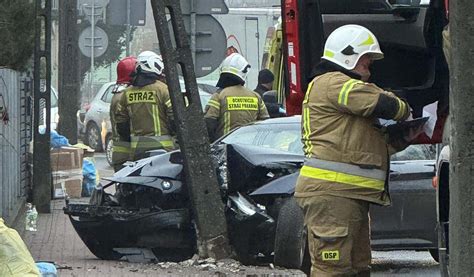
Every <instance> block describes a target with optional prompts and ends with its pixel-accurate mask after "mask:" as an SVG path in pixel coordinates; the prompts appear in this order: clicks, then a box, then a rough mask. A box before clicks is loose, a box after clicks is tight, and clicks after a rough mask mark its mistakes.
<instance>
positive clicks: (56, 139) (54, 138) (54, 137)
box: [51, 130, 69, 148]
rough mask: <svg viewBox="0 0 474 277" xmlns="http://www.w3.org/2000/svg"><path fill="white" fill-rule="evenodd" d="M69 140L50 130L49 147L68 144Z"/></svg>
mask: <svg viewBox="0 0 474 277" xmlns="http://www.w3.org/2000/svg"><path fill="white" fill-rule="evenodd" d="M68 145H69V140H68V139H67V138H66V137H65V136H62V135H60V134H58V132H56V131H54V130H51V147H53V148H60V147H61V146H68Z"/></svg>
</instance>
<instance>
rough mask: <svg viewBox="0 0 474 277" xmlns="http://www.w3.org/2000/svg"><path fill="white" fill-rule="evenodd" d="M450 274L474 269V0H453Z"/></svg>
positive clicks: (451, 22) (467, 272) (464, 272)
mask: <svg viewBox="0 0 474 277" xmlns="http://www.w3.org/2000/svg"><path fill="white" fill-rule="evenodd" d="M449 11H450V12H449V14H450V32H451V62H450V70H451V72H450V75H451V76H450V84H451V88H450V114H451V119H452V126H451V139H450V148H451V161H450V174H449V175H450V177H449V178H450V182H449V187H450V188H449V189H450V231H449V246H450V247H449V252H450V253H449V262H450V266H449V271H450V276H471V275H472V272H474V262H473V257H474V200H473V199H474V112H473V111H474V110H473V107H474V71H473V67H474V36H473V34H474V13H473V11H474V1H472V0H455V1H454V0H452V1H450V9H449Z"/></svg>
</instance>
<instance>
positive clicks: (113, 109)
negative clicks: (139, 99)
mask: <svg viewBox="0 0 474 277" xmlns="http://www.w3.org/2000/svg"><path fill="white" fill-rule="evenodd" d="M122 94H123V90H121V91H119V92H116V93H114V95H113V96H112V100H111V101H110V124H111V126H112V141H113V142H112V164H113V165H121V164H123V163H124V162H126V161H128V160H130V153H131V149H130V143H129V142H127V141H121V140H120V136H119V135H118V133H117V125H116V118H115V117H116V114H117V113H118V110H119V102H120V98H121V97H122Z"/></svg>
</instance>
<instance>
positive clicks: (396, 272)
mask: <svg viewBox="0 0 474 277" xmlns="http://www.w3.org/2000/svg"><path fill="white" fill-rule="evenodd" d="M95 160H96V166H97V169H98V170H99V174H100V176H101V177H107V176H111V175H112V174H113V169H112V167H110V166H109V164H108V163H107V160H106V159H105V155H104V154H103V153H96V154H95ZM371 276H430V277H436V276H441V275H440V273H439V266H438V263H436V262H435V261H434V260H433V258H431V255H430V253H429V252H427V251H422V252H416V251H386V252H385V251H373V252H372V275H371Z"/></svg>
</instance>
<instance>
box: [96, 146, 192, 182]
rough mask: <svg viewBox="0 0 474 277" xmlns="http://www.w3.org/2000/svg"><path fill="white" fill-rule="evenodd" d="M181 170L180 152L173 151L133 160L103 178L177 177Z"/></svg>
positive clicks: (110, 179) (117, 179) (113, 180)
mask: <svg viewBox="0 0 474 277" xmlns="http://www.w3.org/2000/svg"><path fill="white" fill-rule="evenodd" d="M182 170H183V163H182V156H181V152H179V151H173V152H169V153H164V154H161V155H158V156H153V157H149V158H145V159H141V160H139V161H136V162H133V163H131V164H130V165H128V166H125V167H124V168H123V169H121V170H120V171H117V172H116V173H115V174H114V175H113V176H112V177H109V178H104V180H107V181H112V182H121V181H123V178H126V177H133V176H140V177H161V178H169V179H179V178H180V175H181V171H182ZM150 180H151V179H150Z"/></svg>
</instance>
